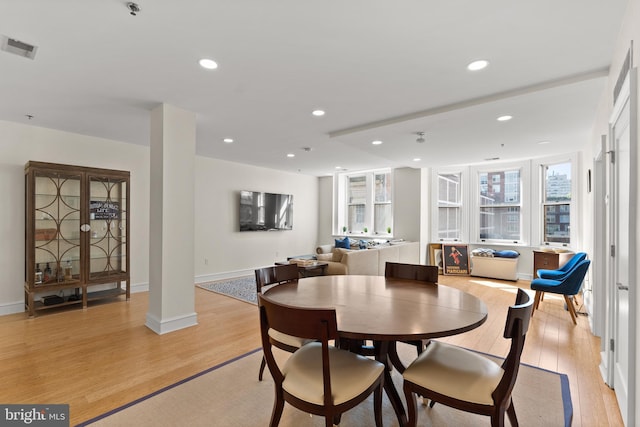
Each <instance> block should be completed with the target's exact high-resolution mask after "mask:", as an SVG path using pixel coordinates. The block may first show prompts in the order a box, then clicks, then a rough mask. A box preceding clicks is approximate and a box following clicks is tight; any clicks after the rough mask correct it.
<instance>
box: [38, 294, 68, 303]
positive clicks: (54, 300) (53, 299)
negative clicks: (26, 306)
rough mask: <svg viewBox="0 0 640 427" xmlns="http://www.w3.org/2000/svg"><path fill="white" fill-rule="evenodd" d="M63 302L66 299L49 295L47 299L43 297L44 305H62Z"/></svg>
mask: <svg viewBox="0 0 640 427" xmlns="http://www.w3.org/2000/svg"><path fill="white" fill-rule="evenodd" d="M63 302H64V298H62V297H61V296H58V295H47V296H46V297H42V304H44V305H55V304H62V303H63Z"/></svg>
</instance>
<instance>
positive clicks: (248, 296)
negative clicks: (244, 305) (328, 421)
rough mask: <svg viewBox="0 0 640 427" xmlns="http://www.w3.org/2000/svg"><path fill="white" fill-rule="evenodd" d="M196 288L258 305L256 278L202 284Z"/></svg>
mask: <svg viewBox="0 0 640 427" xmlns="http://www.w3.org/2000/svg"><path fill="white" fill-rule="evenodd" d="M196 286H198V287H199V288H202V289H206V290H208V291H211V292H215V293H218V294H222V295H226V296H228V297H231V298H235V299H238V300H240V301H245V302H249V303H251V304H256V305H258V297H257V295H256V278H255V277H254V276H245V277H237V278H234V279H228V280H222V281H219V282H212V283H200V284H198V285H196Z"/></svg>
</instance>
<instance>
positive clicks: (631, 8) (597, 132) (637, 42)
mask: <svg viewBox="0 0 640 427" xmlns="http://www.w3.org/2000/svg"><path fill="white" fill-rule="evenodd" d="M638 22H640V0H629V4H628V6H627V12H626V14H625V18H624V22H623V24H622V27H621V29H620V33H619V36H618V41H617V43H616V48H615V51H614V52H613V55H612V60H611V68H610V70H609V76H608V79H607V85H606V88H605V90H604V93H603V95H602V97H601V100H600V105H599V108H598V113H597V116H596V119H595V121H594V126H593V132H592V136H591V146H592V150H591V151H592V153H593V154H596V153H598V151H599V146H600V140H601V135H608V134H609V128H608V126H609V119H610V116H611V113H612V110H613V88H614V86H615V83H616V81H617V79H618V74H619V72H620V69H621V68H622V64H623V62H624V59H625V56H626V54H627V51H628V50H629V48H630V46H631V41H633V43H634V46H633V58H634V63H635V64H634V66H635V68H637V67H638V65H639V64H640V59H639V58H640V25H638ZM638 92H639V93H638V94H637V95H638V97H640V90H639V91H638ZM639 122H640V113H639V114H638V115H637V116H636V117H635V123H636V124H637V123H639ZM607 143H609V141H607ZM631 143H632V144H637V143H638V141H631ZM638 155H639V156H640V150H638ZM606 160H607V161H608V160H609V159H608V156H607V159H606ZM592 162H593V155H592V157H591V158H585V163H587V164H589V165H590V164H592ZM639 164H640V158H635V159H631V168H632V169H634V168H635V169H637V167H638V165H639ZM600 179H604V177H600ZM638 179H639V181H638V182H636V183H635V187H634V184H633V183H632V184H631V188H636V189H638V188H640V174H638ZM589 202H590V205H589V206H587V209H588V210H589V211H591V212H593V210H594V204H595V203H602V201H601V200H589ZM636 214H637V218H636V222H637V223H638V222H640V211H638V212H636ZM592 227H593V224H586V226H585V228H584V230H592V229H593V228H592ZM638 231H639V232H640V227H639V228H638ZM632 238H633V236H632ZM589 243H591V244H592V245H593V242H592V240H591V239H590V241H589ZM635 244H636V248H640V236H639V235H636V236H635ZM587 252H589V253H592V252H593V248H590V250H587ZM603 261H604V262H606V260H602V261H599V262H603ZM594 262H598V260H595V261H594ZM636 265H640V251H636ZM602 267H604V266H603V265H602V266H601V268H602ZM630 282H631V283H630V286H633V287H637V284H638V283H640V269H636V277H634V278H631V279H630ZM605 285H606V284H605V283H593V287H594V288H596V287H599V291H600V292H598V294H599V295H604V294H605V292H604V286H605ZM594 293H595V292H594ZM635 295H636V297H638V296H639V295H640V292H635ZM610 304H611V303H610V302H606V305H607V307H606V308H607V310H610V309H611V306H610ZM630 304H631V309H632V310H633V307H635V310H633V311H634V312H635V313H637V312H638V310H640V301H638V300H637V299H636V301H630ZM603 329H607V327H605V328H603ZM629 329H630V330H631V331H634V332H635V341H636V343H635V344H636V346H637V345H638V344H640V316H636V323H635V324H634V325H631V326H630V328H629ZM603 342H606V339H603ZM630 363H632V364H633V367H632V368H631V369H630V372H631V373H635V384H636V393H635V402H629V407H630V408H635V409H634V411H635V420H636V421H637V420H639V419H640V412H638V411H640V393H638V390H637V388H638V386H640V369H638V367H640V351H637V352H636V360H634V361H630Z"/></svg>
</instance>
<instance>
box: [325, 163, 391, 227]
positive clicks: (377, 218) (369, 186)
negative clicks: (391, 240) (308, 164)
mask: <svg viewBox="0 0 640 427" xmlns="http://www.w3.org/2000/svg"><path fill="white" fill-rule="evenodd" d="M338 183H339V184H338V187H339V188H338V194H343V195H344V196H341V197H340V196H339V197H338V205H339V206H338V216H337V221H338V224H337V225H338V230H336V234H338V233H341V232H344V231H346V232H348V233H359V234H362V233H364V234H378V235H379V234H389V233H390V232H391V225H392V222H393V203H392V182H391V171H390V170H382V171H372V172H366V173H365V172H362V173H357V174H343V175H339V176H338ZM340 206H344V207H346V209H344V208H342V207H340ZM341 224H346V225H345V226H344V227H343V226H341Z"/></svg>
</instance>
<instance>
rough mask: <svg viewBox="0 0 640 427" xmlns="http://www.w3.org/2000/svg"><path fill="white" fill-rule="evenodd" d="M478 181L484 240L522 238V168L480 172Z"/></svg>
mask: <svg viewBox="0 0 640 427" xmlns="http://www.w3.org/2000/svg"><path fill="white" fill-rule="evenodd" d="M478 181H479V188H478V190H479V193H480V199H479V210H480V212H479V214H480V229H479V231H480V240H508V241H511V242H519V241H520V240H522V236H521V222H522V216H521V208H522V206H521V200H522V197H521V188H522V182H521V177H520V169H512V170H496V171H492V172H480V174H479V180H478ZM489 182H491V185H490V186H489V185H487V183H489Z"/></svg>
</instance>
